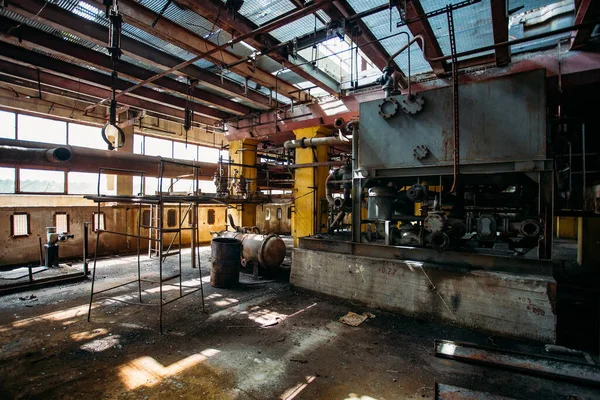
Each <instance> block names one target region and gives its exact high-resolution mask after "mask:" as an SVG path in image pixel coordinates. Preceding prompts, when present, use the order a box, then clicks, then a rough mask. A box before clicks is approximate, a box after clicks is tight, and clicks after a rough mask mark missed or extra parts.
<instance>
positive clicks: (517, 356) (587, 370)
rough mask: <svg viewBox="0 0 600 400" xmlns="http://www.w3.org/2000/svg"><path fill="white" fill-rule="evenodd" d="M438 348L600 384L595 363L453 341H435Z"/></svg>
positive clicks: (453, 355)
mask: <svg viewBox="0 0 600 400" xmlns="http://www.w3.org/2000/svg"><path fill="white" fill-rule="evenodd" d="M434 350H435V356H436V357H441V358H448V359H451V360H459V361H466V362H473V363H478V364H485V365H491V366H496V367H501V368H507V369H512V370H517V371H522V372H525V373H528V374H532V375H540V376H546V377H551V378H558V379H564V380H569V381H575V382H579V383H585V384H589V385H595V386H597V385H600V368H599V367H597V366H595V365H588V364H582V363H576V362H572V361H568V360H562V359H558V358H551V357H545V356H539V355H535V354H526V353H518V352H515V351H509V350H500V349H493V348H489V347H484V346H478V345H476V344H473V343H465V342H454V341H450V340H438V339H436V340H434Z"/></svg>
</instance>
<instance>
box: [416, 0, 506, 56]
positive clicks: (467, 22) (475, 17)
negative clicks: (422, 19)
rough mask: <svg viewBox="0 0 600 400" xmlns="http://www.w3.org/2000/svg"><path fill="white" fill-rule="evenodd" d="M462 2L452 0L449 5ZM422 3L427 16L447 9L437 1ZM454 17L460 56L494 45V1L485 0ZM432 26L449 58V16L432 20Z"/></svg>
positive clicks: (466, 8)
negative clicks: (492, 10)
mask: <svg viewBox="0 0 600 400" xmlns="http://www.w3.org/2000/svg"><path fill="white" fill-rule="evenodd" d="M459 2H460V0H452V1H450V2H449V3H451V4H455V3H459ZM421 4H422V5H423V11H424V12H426V13H427V12H430V11H434V10H438V9H440V8H442V7H444V6H445V3H444V4H443V5H442V4H440V2H439V1H437V0H421ZM452 15H453V17H454V31H455V35H456V51H457V52H459V53H460V52H463V51H467V50H473V49H476V48H478V47H482V46H489V45H492V44H494V34H493V27H492V13H491V8H490V0H483V1H481V2H480V3H476V4H472V5H470V6H467V7H463V8H460V9H458V10H454V11H453V13H452ZM429 24H430V25H431V29H432V30H433V33H434V34H435V36H436V37H437V40H438V43H439V44H440V48H441V49H442V53H444V55H446V56H448V55H450V54H451V51H450V38H449V36H448V16H447V14H442V15H438V16H435V17H432V18H429ZM490 53H493V51H489V52H482V53H478V54H474V55H473V56H471V57H478V56H481V55H484V54H490ZM471 57H465V58H471Z"/></svg>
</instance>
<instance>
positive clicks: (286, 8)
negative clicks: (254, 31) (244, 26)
mask: <svg viewBox="0 0 600 400" xmlns="http://www.w3.org/2000/svg"><path fill="white" fill-rule="evenodd" d="M295 9H296V6H295V5H294V4H293V3H292V2H291V1H289V0H245V1H244V4H243V5H242V8H241V9H240V11H239V13H240V14H241V15H243V16H244V17H246V18H248V19H249V20H250V21H252V22H253V23H255V24H256V25H259V26H260V25H264V24H265V23H267V22H269V21H272V20H274V19H275V18H278V17H280V16H282V15H284V14H287V13H289V12H290V11H293V10H295Z"/></svg>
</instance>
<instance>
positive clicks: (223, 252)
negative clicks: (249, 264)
mask: <svg viewBox="0 0 600 400" xmlns="http://www.w3.org/2000/svg"><path fill="white" fill-rule="evenodd" d="M210 247H211V260H212V266H211V269H210V284H211V285H212V286H214V287H217V288H228V287H231V286H235V285H237V284H238V283H239V281H240V263H241V251H242V242H241V241H240V240H239V239H235V238H225V237H216V238H213V240H212V241H211V246H210Z"/></svg>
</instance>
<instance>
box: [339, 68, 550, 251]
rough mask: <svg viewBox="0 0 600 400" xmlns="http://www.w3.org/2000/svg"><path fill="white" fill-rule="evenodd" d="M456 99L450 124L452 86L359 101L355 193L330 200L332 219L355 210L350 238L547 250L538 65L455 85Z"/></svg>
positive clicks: (343, 176) (546, 170)
mask: <svg viewBox="0 0 600 400" xmlns="http://www.w3.org/2000/svg"><path fill="white" fill-rule="evenodd" d="M459 99H460V100H459V107H458V109H459V110H460V125H459V126H458V127H456V128H455V126H453V120H454V118H453V107H452V103H453V93H452V88H440V89H434V90H430V91H426V92H423V93H420V94H419V95H418V96H415V95H412V96H410V97H409V96H394V97H388V98H385V99H384V100H375V101H370V102H364V103H361V104H360V128H359V129H358V132H355V133H354V134H353V137H354V138H357V140H353V142H354V146H353V162H354V165H353V168H352V169H353V170H354V174H353V177H352V179H353V181H352V201H351V202H350V203H348V202H346V201H338V202H337V203H333V202H332V201H330V203H331V204H332V205H333V206H334V207H333V208H334V210H333V211H332V214H331V218H332V219H333V218H334V216H335V215H338V216H339V214H337V213H339V212H344V211H350V208H351V211H352V215H353V217H352V234H353V241H354V242H369V243H382V242H383V244H386V245H402V246H424V247H430V248H433V249H436V250H438V251H442V250H446V249H449V248H451V249H453V250H459V251H472V252H487V253H490V254H494V255H504V256H506V255H508V256H526V257H527V258H550V248H551V240H552V235H551V232H552V193H553V186H552V185H553V180H552V163H551V161H550V160H549V158H550V157H549V154H548V152H547V140H546V136H547V131H546V104H545V76H544V71H543V70H539V71H532V72H527V73H521V74H516V75H513V76H510V77H503V78H498V79H495V80H490V81H485V82H476V83H471V84H465V85H461V86H460V97H459ZM398 104H402V105H404V106H402V107H398ZM457 136H459V137H458V138H457ZM455 144H458V149H459V151H458V154H457V155H456V156H455V155H454V148H455ZM348 168H349V167H346V166H344V167H342V168H340V169H339V170H337V171H334V172H333V173H332V175H331V179H328V188H329V187H330V186H332V187H337V188H338V190H341V189H342V188H343V187H344V185H346V184H347V182H348V179H349V176H350V175H349V173H348V172H349V171H347V169H348ZM344 192H345V196H344V198H345V199H348V197H349V196H350V194H349V191H348V190H344ZM329 197H330V196H328V199H329ZM349 204H350V205H351V207H350V206H349ZM365 207H366V211H367V212H366V218H365V214H364V213H363V209H364V208H365Z"/></svg>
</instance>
